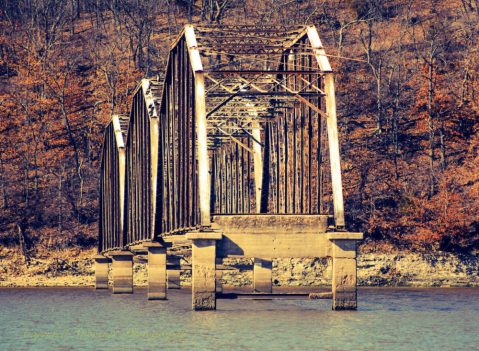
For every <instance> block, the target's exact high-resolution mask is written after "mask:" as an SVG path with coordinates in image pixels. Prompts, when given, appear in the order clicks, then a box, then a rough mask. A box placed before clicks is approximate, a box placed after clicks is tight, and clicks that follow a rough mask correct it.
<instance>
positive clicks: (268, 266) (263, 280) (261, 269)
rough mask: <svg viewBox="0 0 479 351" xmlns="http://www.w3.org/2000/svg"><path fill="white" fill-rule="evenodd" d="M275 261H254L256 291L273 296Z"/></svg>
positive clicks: (256, 259) (260, 259)
mask: <svg viewBox="0 0 479 351" xmlns="http://www.w3.org/2000/svg"><path fill="white" fill-rule="evenodd" d="M272 270H273V261H272V260H270V259H269V260H266V259H262V258H255V259H254V268H253V287H254V291H256V292H262V293H268V294H271V292H272V291H273V288H272Z"/></svg>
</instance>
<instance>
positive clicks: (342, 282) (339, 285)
mask: <svg viewBox="0 0 479 351" xmlns="http://www.w3.org/2000/svg"><path fill="white" fill-rule="evenodd" d="M328 238H329V240H331V242H332V257H333V282H332V293H333V310H336V311H337V310H356V309H357V306H358V304H357V263H356V243H357V241H359V240H362V238H363V235H362V233H330V234H328Z"/></svg>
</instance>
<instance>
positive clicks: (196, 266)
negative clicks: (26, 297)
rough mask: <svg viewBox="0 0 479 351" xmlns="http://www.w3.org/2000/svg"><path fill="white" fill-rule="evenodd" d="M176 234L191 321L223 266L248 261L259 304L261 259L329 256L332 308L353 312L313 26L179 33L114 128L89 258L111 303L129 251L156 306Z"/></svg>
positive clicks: (211, 301) (331, 120)
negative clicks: (183, 249)
mask: <svg viewBox="0 0 479 351" xmlns="http://www.w3.org/2000/svg"><path fill="white" fill-rule="evenodd" d="M330 209H331V213H330ZM178 237H182V238H184V239H186V240H189V242H190V244H191V247H192V249H191V256H192V261H191V267H187V268H188V269H191V272H192V306H193V309H195V310H211V309H215V308H216V297H217V295H218V294H220V293H221V288H220V286H219V284H220V282H221V273H218V271H221V269H224V268H225V267H224V265H222V263H221V262H222V260H223V259H224V258H227V257H246V258H250V259H253V260H254V273H255V274H254V284H253V285H254V286H253V288H254V290H255V292H256V293H257V294H268V293H271V292H272V283H271V280H272V275H271V270H272V264H271V262H272V260H273V259H275V258H295V257H298V258H311V257H331V258H332V272H333V274H332V289H331V290H332V295H331V296H332V300H333V304H332V307H333V309H334V310H342V309H346V310H354V309H356V308H357V292H356V285H357V284H356V270H357V267H356V243H357V242H358V241H359V240H361V239H362V234H361V233H352V232H348V231H347V230H346V229H345V220H344V205H343V191H342V179H341V166H340V152H339V140H338V130H337V117H336V100H335V89H334V77H333V72H332V69H331V66H330V64H329V61H328V58H327V55H326V53H325V51H324V48H323V46H322V43H321V40H320V38H319V35H318V32H317V30H316V28H315V27H314V26H301V27H284V28H283V27H267V26H259V27H258V26H229V27H216V28H215V27H203V26H196V27H194V26H192V25H187V26H185V28H184V30H183V31H182V32H181V33H180V34H179V35H178V37H177V39H176V40H175V41H174V43H173V44H172V46H171V48H170V53H169V59H168V65H167V67H166V70H165V73H164V74H163V75H162V76H161V77H157V78H156V79H144V80H142V82H141V84H140V85H139V86H138V88H137V89H136V90H135V92H134V96H133V101H132V105H131V110H130V113H129V115H128V116H117V115H115V116H113V117H112V121H111V122H110V124H109V125H108V126H107V127H106V129H105V138H104V147H103V154H102V166H101V181H100V231H99V248H98V251H99V254H100V255H102V256H103V257H107V258H110V257H111V259H112V276H113V292H114V293H131V292H132V290H133V289H132V273H131V272H130V271H132V264H131V262H132V261H131V259H132V257H131V254H130V253H129V252H130V251H131V252H135V250H137V249H138V248H141V249H142V250H147V251H148V261H149V272H148V277H149V295H148V296H149V298H150V299H166V298H167V290H166V286H167V285H166V280H167V279H168V285H170V284H171V285H172V283H173V280H174V278H173V276H174V275H175V273H176V277H178V275H177V273H178V272H179V270H181V269H182V268H185V267H181V265H180V264H176V265H175V264H173V265H169V264H168V257H167V256H168V255H167V254H168V250H167V248H166V247H167V245H168V243H169V242H172V241H174V240H176V239H177V238H178ZM175 238H176V239H175ZM126 251H128V252H126ZM105 265H108V260H106V259H105V258H101V257H99V258H97V261H96V267H97V268H98V269H97V287H98V288H104V287H105V283H104V282H105V271H106V270H105ZM168 266H170V267H168ZM217 266H218V268H220V269H219V270H218V269H217ZM168 268H172V269H170V270H168ZM167 272H168V273H167ZM170 273H171V279H170V277H169V274H170ZM167 276H168V278H166V277H167Z"/></svg>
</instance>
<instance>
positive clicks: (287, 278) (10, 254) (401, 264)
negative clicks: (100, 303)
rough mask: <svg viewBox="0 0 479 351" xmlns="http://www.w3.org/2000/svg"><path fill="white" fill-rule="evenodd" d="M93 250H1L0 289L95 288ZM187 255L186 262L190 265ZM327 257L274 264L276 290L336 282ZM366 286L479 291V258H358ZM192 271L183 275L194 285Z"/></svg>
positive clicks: (141, 269)
mask: <svg viewBox="0 0 479 351" xmlns="http://www.w3.org/2000/svg"><path fill="white" fill-rule="evenodd" d="M93 256H94V250H88V251H79V250H76V251H75V250H64V251H61V252H58V251H57V252H55V253H54V254H53V255H50V256H49V257H43V258H42V257H39V258H31V259H30V262H29V264H28V265H26V264H25V263H24V262H23V258H22V257H20V256H19V255H18V254H17V252H16V251H15V250H11V249H7V248H0V286H4V287H5V286H10V287H12V286H17V287H23V286H92V285H93V283H94V273H93V260H92V257H93ZM137 261H138V262H136V263H135V265H134V270H135V284H136V285H145V284H146V266H145V264H144V263H142V260H141V259H140V260H137ZM188 261H189V259H188V257H187V258H186V260H185V261H184V262H183V263H188ZM330 263H331V262H330V260H328V259H279V260H274V264H273V281H274V284H275V285H277V286H288V285H289V286H321V285H328V284H330V283H331V264H330ZM225 264H228V265H231V266H233V267H235V270H232V271H225V272H224V276H223V278H224V283H225V285H229V286H248V285H251V284H252V271H251V269H252V262H251V260H248V259H228V260H226V261H225ZM358 268H359V269H358V283H359V285H361V286H410V287H467V286H474V287H479V257H478V256H477V255H475V256H470V255H469V256H466V255H463V256H462V255H453V254H447V253H441V254H419V253H410V252H396V253H363V254H360V255H359V258H358ZM190 278H191V276H190V272H189V271H184V272H182V283H183V284H184V285H189V283H190Z"/></svg>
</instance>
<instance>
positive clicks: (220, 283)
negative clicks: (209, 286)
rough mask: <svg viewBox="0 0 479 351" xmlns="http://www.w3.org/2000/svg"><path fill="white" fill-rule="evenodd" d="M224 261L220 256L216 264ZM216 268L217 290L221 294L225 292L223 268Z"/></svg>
mask: <svg viewBox="0 0 479 351" xmlns="http://www.w3.org/2000/svg"><path fill="white" fill-rule="evenodd" d="M222 263H223V259H221V258H219V259H216V266H218V265H219V264H222ZM215 270H216V292H217V293H219V294H221V293H222V292H223V270H221V269H217V268H216V269H215Z"/></svg>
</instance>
